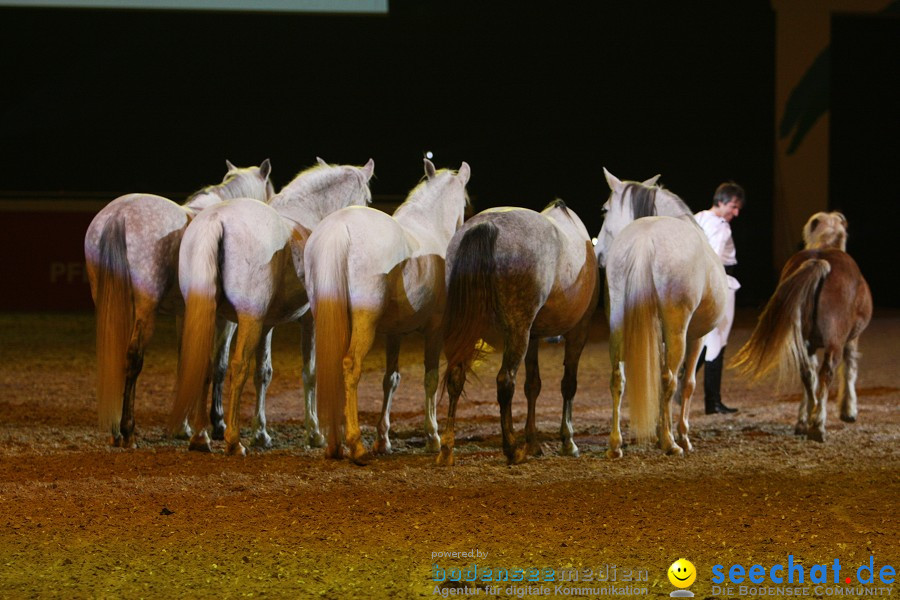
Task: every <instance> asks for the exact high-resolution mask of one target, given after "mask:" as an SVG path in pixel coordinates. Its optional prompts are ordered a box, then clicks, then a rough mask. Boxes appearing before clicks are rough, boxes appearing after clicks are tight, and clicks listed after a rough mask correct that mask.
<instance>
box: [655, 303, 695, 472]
mask: <svg viewBox="0 0 900 600" xmlns="http://www.w3.org/2000/svg"><path fill="white" fill-rule="evenodd" d="M662 322H663V324H665V320H663V321H662ZM683 322H684V323H685V326H682V327H679V328H677V329H674V330H673V329H671V328H669V327H665V331H664V333H663V336H664V340H665V357H666V360H665V363H664V364H662V365H660V371H661V373H660V382H661V386H660V397H659V446H660V448H661V449H662V451H663V452H665V453H666V454H669V455H674V456H680V455H681V454H683V453H684V449H683V448H682V447H681V446H679V445H678V444H676V443H675V438H674V436H673V435H672V398H673V397H675V389H676V388H677V387H678V374H679V369H680V368H681V365H682V363H683V362H684V355H685V327H686V322H687V321H686V319H685V320H684V321H683ZM692 350H693V348H692ZM683 410H684V406H683V405H682V411H683ZM685 425H686V424H685ZM687 433H688V432H687V428H686V427H685V430H684V433H683V435H682V437H683V441H685V442H686V444H687V445H688V446H689V447H690V444H691V442H690V440H689V439H688V438H687Z"/></svg>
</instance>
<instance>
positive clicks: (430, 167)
mask: <svg viewBox="0 0 900 600" xmlns="http://www.w3.org/2000/svg"><path fill="white" fill-rule="evenodd" d="M435 173H436V170H435V168H434V163H433V162H431V161H430V160H428V159H427V158H426V159H425V176H426V177H427V178H428V179H431V178H432V177H434V174H435Z"/></svg>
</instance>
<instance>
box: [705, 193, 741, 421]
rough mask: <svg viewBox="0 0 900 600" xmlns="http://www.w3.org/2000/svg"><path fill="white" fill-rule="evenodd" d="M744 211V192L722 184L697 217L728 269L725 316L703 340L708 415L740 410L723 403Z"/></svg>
mask: <svg viewBox="0 0 900 600" xmlns="http://www.w3.org/2000/svg"><path fill="white" fill-rule="evenodd" d="M743 208H744V189H743V188H742V187H741V186H739V185H738V184H736V183H734V182H733V181H729V182H727V183H723V184H721V185H720V186H719V187H718V188H716V193H715V194H714V195H713V204H712V207H711V208H710V209H709V210H702V211H700V212H698V213H697V214H696V215H694V218H696V219H697V223H699V224H700V227H702V228H703V231H704V233H706V237H707V238H708V239H709V243H710V245H711V246H712V247H713V250H715V252H716V254H717V255H718V256H719V258H721V259H722V264H723V265H724V266H725V273H726V277H725V278H726V280H727V282H728V294H727V297H726V302H725V315H724V316H723V317H722V320H721V321H719V324H718V325H717V326H716V328H715V329H713V330H712V331H710V332H709V333H708V334H706V337H704V338H703V345H704V348H703V351H702V352H701V353H700V360H699V361H698V370H699V365H701V364H702V365H703V368H704V375H703V397H704V398H703V399H704V402H705V404H706V414H708V415H711V414H729V413H736V412H737V409H736V408H729V407H728V406H725V405H724V404H723V403H722V392H721V388H722V363H723V361H724V357H725V345H726V344H727V343H728V334H729V333H731V325H732V323H734V297H735V292H736V291H737V290H738V288H740V287H741V284H740V283H738V280H737V279H735V278H734V277H733V276H732V275H731V271H732V270H733V268H734V265H736V264H737V253H736V252H735V249H734V240H732V238H731V221H732V220H733V219H734V218H735V217H737V216H738V215H739V214H740V212H741V209H743Z"/></svg>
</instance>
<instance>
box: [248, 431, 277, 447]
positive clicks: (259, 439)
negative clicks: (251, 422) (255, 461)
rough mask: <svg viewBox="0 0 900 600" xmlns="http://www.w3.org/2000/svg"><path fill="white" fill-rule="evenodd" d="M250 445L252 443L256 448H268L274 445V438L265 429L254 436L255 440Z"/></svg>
mask: <svg viewBox="0 0 900 600" xmlns="http://www.w3.org/2000/svg"><path fill="white" fill-rule="evenodd" d="M250 445H252V446H253V447H254V448H265V449H266V450H268V449H269V448H271V447H272V438H271V437H270V436H269V434H268V433H266V432H265V431H261V432H260V433H257V434H256V436H255V437H254V438H253V441H252V442H250Z"/></svg>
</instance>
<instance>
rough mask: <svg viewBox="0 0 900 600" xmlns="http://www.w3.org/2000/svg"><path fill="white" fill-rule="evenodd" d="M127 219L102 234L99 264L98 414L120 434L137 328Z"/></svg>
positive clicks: (113, 432) (115, 434)
mask: <svg viewBox="0 0 900 600" xmlns="http://www.w3.org/2000/svg"><path fill="white" fill-rule="evenodd" d="M125 242H126V240H125V223H124V222H123V221H122V219H121V218H118V217H114V218H112V219H110V220H109V221H108V222H107V224H106V226H105V227H104V228H103V233H102V235H101V236H100V247H99V259H98V265H97V291H96V294H97V296H96V298H95V308H96V311H97V415H98V419H99V423H100V428H101V430H103V431H106V432H109V433H110V434H111V435H112V436H113V437H118V436H119V424H120V422H121V420H122V403H123V400H124V394H125V358H126V354H127V352H128V344H129V341H130V339H131V332H132V329H133V328H134V298H133V291H132V287H131V275H130V273H129V269H128V256H127V252H126V244H125Z"/></svg>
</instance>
